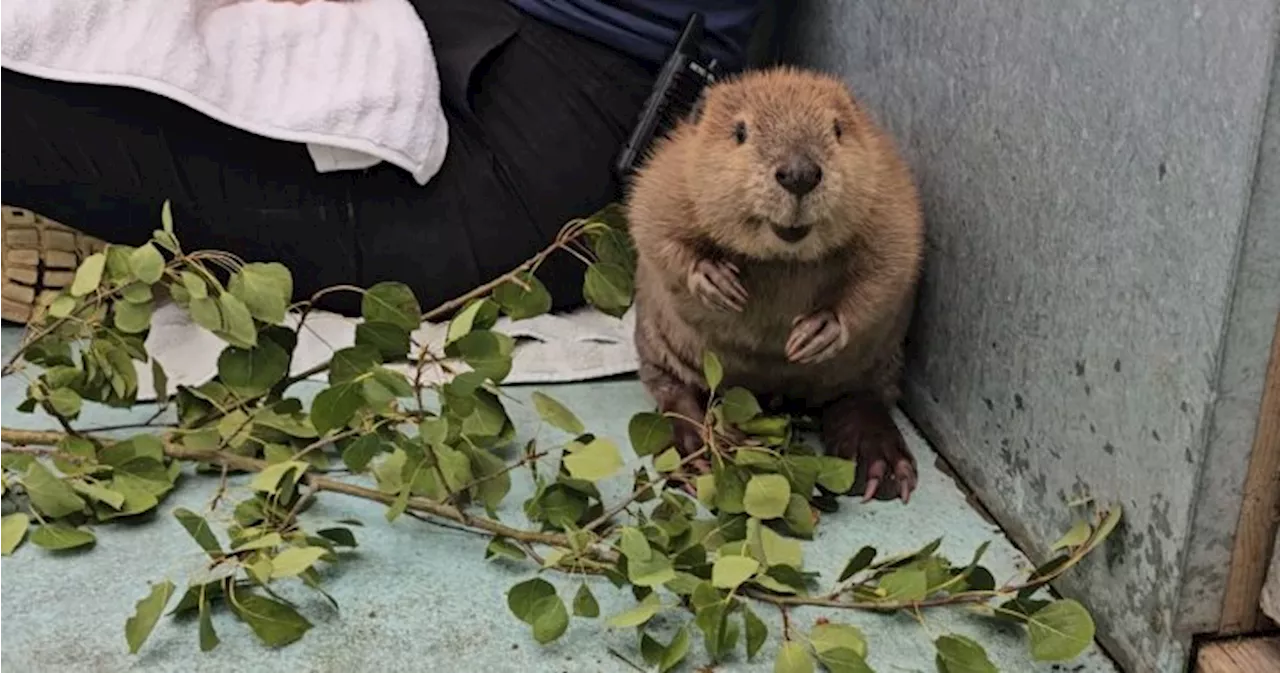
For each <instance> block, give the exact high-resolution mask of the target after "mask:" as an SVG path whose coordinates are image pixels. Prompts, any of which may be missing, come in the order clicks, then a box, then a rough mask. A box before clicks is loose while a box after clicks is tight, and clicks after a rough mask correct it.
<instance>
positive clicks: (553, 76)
mask: <svg viewBox="0 0 1280 673" xmlns="http://www.w3.org/2000/svg"><path fill="white" fill-rule="evenodd" d="M414 4H415V6H416V7H417V9H418V13H419V15H420V16H422V18H423V22H424V23H425V25H426V26H427V31H428V33H429V34H430V35H431V40H432V44H433V47H434V48H435V50H436V57H437V59H438V62H439V71H440V78H441V88H442V96H443V99H444V105H445V113H446V116H447V117H448V119H449V124H450V127H449V154H448V156H447V157H446V159H445V164H444V167H443V168H442V170H441V171H440V173H439V175H437V176H436V177H435V178H434V179H433V180H432V181H431V182H430V183H428V184H427V185H426V186H424V187H420V186H418V185H416V184H414V183H413V182H412V180H409V179H408V178H407V177H401V178H399V179H389V178H387V177H385V176H380V178H382V179H378V180H370V181H366V182H362V183H360V184H359V185H357V187H356V189H357V198H356V200H355V202H356V209H357V216H356V221H357V226H358V227H359V231H360V233H361V236H360V245H361V248H362V250H363V257H362V259H363V260H364V265H363V266H364V270H365V282H366V283H372V282H376V281H379V280H389V279H400V280H406V281H407V280H408V279H410V278H415V279H418V278H423V276H424V275H430V276H431V280H430V282H431V283H432V284H433V289H447V291H446V292H443V293H442V294H443V295H446V296H445V298H446V299H447V298H452V297H454V296H457V295H459V294H462V293H464V292H466V291H467V290H469V289H471V288H473V287H475V286H477V285H479V284H481V283H483V282H485V281H488V280H490V279H492V278H494V277H497V276H499V275H500V274H502V273H505V272H506V271H508V270H510V269H511V268H512V267H514V266H516V265H518V264H520V263H521V262H523V261H525V260H526V259H528V258H529V257H531V256H532V255H533V254H534V253H536V252H537V251H538V250H541V249H542V248H543V247H544V246H546V245H548V244H549V243H550V242H551V241H552V240H553V239H554V238H555V236H556V234H557V233H558V232H559V230H560V228H561V227H562V226H563V225H564V224H565V223H566V222H568V221H569V220H571V219H574V218H578V217H585V216H587V215H590V214H591V213H593V212H595V211H596V210H598V209H600V208H601V207H603V206H605V205H607V204H608V203H609V202H610V201H613V200H616V199H618V198H620V197H621V189H620V186H619V185H618V183H617V181H616V179H615V177H614V175H613V171H612V165H613V161H614V158H615V157H616V156H617V153H618V151H619V149H620V148H621V146H622V143H623V142H624V141H625V139H626V135H627V134H628V133H629V132H630V130H631V128H632V126H633V124H634V123H635V121H636V117H637V115H638V114H639V111H640V108H641V106H642V105H643V103H644V100H645V98H646V97H647V96H648V94H649V91H650V87H651V86H652V77H653V75H652V73H651V72H650V70H649V68H648V67H647V66H644V65H642V64H641V63H639V62H637V61H635V60H633V59H631V58H630V57H627V56H624V55H622V54H620V53H618V52H615V51H613V50H611V49H609V48H607V47H605V46H602V45H600V44H598V43H595V42H592V41H589V40H587V39H585V38H580V37H577V36H574V35H572V34H570V33H567V32H565V31H562V30H560V29H558V28H553V27H551V26H548V25H546V24H543V23H541V22H539V21H536V20H534V19H531V18H528V17H526V16H525V15H524V14H522V13H520V12H519V11H518V10H515V9H514V8H512V7H511V6H510V5H508V4H507V3H506V2H503V1H502V0H415V2H414ZM391 170H392V169H390V168H389V167H385V166H379V167H375V168H374V169H373V171H374V172H375V173H379V172H381V173H386V172H390V171H391ZM440 250H448V251H451V254H449V255H447V256H437V257H435V259H437V260H438V261H437V264H440V265H443V266H444V267H446V268H447V272H443V273H442V272H436V271H433V270H432V269H431V268H430V267H428V266H427V265H426V264H425V263H424V260H425V259H427V256H428V255H432V254H433V252H435V251H440ZM538 276H539V278H540V279H541V280H542V281H543V282H544V283H546V284H547V287H548V289H549V290H550V291H551V293H552V296H553V299H554V306H555V308H556V309H562V308H568V307H572V306H575V305H579V304H580V303H581V301H582V277H583V267H582V264H581V263H580V262H579V261H577V260H575V259H574V258H572V257H571V256H570V255H568V254H564V253H561V254H559V255H555V256H553V257H552V258H551V259H549V260H548V261H547V262H546V263H544V265H543V267H542V268H541V269H540V270H539V273H538ZM422 282H427V281H426V280H423V281H422ZM411 284H413V283H411ZM433 305H434V304H433ZM424 308H429V306H424Z"/></svg>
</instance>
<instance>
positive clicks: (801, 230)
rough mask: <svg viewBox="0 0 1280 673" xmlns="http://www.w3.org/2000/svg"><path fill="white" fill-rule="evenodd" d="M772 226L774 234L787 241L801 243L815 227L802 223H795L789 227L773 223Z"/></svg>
mask: <svg viewBox="0 0 1280 673" xmlns="http://www.w3.org/2000/svg"><path fill="white" fill-rule="evenodd" d="M770 228H771V229H773V235H774V236H777V237H778V238H780V239H782V240H783V241H786V242H787V243H799V242H800V241H802V240H804V237H805V236H808V235H809V231H810V230H811V229H813V227H810V226H808V225H802V224H793V225H791V226H787V227H784V226H779V225H777V224H774V225H771V226H770Z"/></svg>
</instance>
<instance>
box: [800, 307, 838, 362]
mask: <svg viewBox="0 0 1280 673" xmlns="http://www.w3.org/2000/svg"><path fill="white" fill-rule="evenodd" d="M848 345H849V330H848V329H846V328H845V326H844V323H842V322H840V318H839V317H838V316H837V315H836V314H835V313H833V312H831V311H818V312H817V313H812V314H809V315H802V316H800V317H798V318H796V319H795V320H794V321H793V322H792V325H791V336H789V337H787V359H788V360H790V361H792V362H796V363H800V364H806V365H807V364H814V363H817V362H822V361H824V360H829V359H831V358H832V357H834V356H835V354H836V353H839V352H840V351H841V350H843V349H844V347H845V346H848Z"/></svg>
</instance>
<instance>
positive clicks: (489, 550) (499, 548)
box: [484, 537, 527, 561]
mask: <svg viewBox="0 0 1280 673" xmlns="http://www.w3.org/2000/svg"><path fill="white" fill-rule="evenodd" d="M498 556H505V557H507V558H509V559H512V560H515V561H523V560H524V559H525V558H527V556H526V554H525V553H524V550H523V549H521V548H519V547H517V546H515V545H514V544H512V543H511V542H509V541H508V540H506V539H505V538H500V537H495V538H493V539H492V540H490V541H489V546H487V547H485V549H484V558H485V560H488V559H491V558H495V557H498Z"/></svg>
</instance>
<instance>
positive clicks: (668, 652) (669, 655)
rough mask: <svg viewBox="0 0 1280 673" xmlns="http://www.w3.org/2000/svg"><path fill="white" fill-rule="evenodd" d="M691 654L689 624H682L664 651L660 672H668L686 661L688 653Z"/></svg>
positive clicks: (659, 666)
mask: <svg viewBox="0 0 1280 673" xmlns="http://www.w3.org/2000/svg"><path fill="white" fill-rule="evenodd" d="M688 654H689V626H688V625H687V624H686V625H685V626H681V627H680V630H678V631H676V635H674V636H672V637H671V642H670V643H669V644H668V645H667V647H666V649H665V650H663V652H662V660H661V661H660V662H659V665H658V673H667V671H670V670H671V669H673V668H675V667H676V666H678V665H679V664H680V662H681V661H684V658H685V656H686V655H688Z"/></svg>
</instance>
